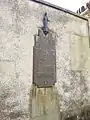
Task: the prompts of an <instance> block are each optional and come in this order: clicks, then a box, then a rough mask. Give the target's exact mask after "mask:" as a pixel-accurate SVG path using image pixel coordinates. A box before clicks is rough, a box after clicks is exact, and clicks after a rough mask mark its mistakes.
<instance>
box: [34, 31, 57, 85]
mask: <svg viewBox="0 0 90 120" xmlns="http://www.w3.org/2000/svg"><path fill="white" fill-rule="evenodd" d="M36 38H37V39H36V40H35V45H34V47H33V56H34V57H33V84H35V85H37V86H38V87H50V86H53V85H54V84H55V82H56V49H55V40H54V39H53V37H52V34H51V33H49V34H48V35H47V36H45V35H44V33H43V31H42V30H40V31H39V36H38V37H36Z"/></svg>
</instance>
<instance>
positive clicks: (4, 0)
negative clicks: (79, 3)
mask: <svg viewBox="0 0 90 120" xmlns="http://www.w3.org/2000/svg"><path fill="white" fill-rule="evenodd" d="M45 12H47V13H48V17H49V20H50V23H49V28H50V29H51V30H52V31H53V32H54V34H55V36H56V62H57V66H56V68H57V83H56V88H57V90H58V94H59V96H60V106H61V109H62V110H68V109H70V108H71V107H73V106H76V105H77V106H78V103H81V104H84V101H86V100H87V85H86V81H85V79H84V77H83V73H82V70H84V68H85V66H84V63H85V61H86V60H87V54H86V53H85V51H84V49H83V47H84V48H87V47H88V42H87V44H84V43H86V42H85V41H88V27H87V21H86V20H84V19H81V18H78V17H76V16H74V15H71V14H69V13H66V12H63V11H59V10H56V9H54V8H51V7H48V6H45V5H41V4H38V3H35V2H32V1H29V0H22V1H21V0H0V86H1V87H0V96H1V97H0V100H1V102H0V110H1V113H0V114H1V115H0V116H1V119H3V118H4V119H5V120H6V119H7V120H9V118H10V119H15V120H17V119H20V120H27V119H29V116H28V114H29V110H28V105H29V99H30V94H29V93H30V89H31V85H32V80H33V79H32V71H33V45H34V35H35V34H37V33H38V28H39V27H42V18H43V14H44V13H45ZM83 55H84V59H82V56H83ZM82 77H83V82H82ZM3 95H4V98H3ZM3 99H4V100H3ZM2 104H4V107H3V108H2ZM3 115H4V116H3Z"/></svg>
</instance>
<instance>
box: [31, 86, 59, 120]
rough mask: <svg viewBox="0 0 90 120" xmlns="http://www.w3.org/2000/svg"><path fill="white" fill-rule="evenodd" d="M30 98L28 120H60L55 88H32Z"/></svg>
mask: <svg viewBox="0 0 90 120" xmlns="http://www.w3.org/2000/svg"><path fill="white" fill-rule="evenodd" d="M31 95H32V96H31V98H30V120H60V115H59V110H60V109H59V100H58V94H57V91H56V88H55V87H50V88H37V87H36V86H33V87H32V90H31Z"/></svg>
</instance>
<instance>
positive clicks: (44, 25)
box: [43, 13, 49, 35]
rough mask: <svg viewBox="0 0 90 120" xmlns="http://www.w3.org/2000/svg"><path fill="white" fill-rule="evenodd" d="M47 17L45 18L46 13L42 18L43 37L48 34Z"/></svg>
mask: <svg viewBox="0 0 90 120" xmlns="http://www.w3.org/2000/svg"><path fill="white" fill-rule="evenodd" d="M48 22H49V20H48V16H47V13H45V14H44V17H43V32H44V33H45V35H47V34H48V32H49V31H48Z"/></svg>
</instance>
